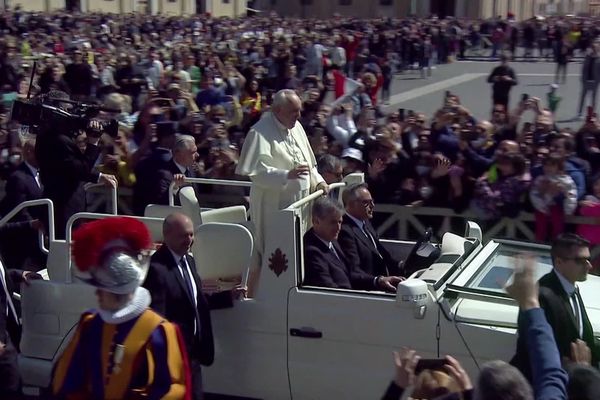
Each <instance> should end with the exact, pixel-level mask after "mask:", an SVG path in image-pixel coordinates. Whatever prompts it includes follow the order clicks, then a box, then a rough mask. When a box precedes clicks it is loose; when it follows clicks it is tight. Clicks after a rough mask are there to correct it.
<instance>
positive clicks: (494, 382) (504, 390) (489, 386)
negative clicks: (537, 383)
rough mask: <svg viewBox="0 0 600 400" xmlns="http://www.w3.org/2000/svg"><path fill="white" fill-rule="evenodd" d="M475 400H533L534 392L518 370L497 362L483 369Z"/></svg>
mask: <svg viewBox="0 0 600 400" xmlns="http://www.w3.org/2000/svg"><path fill="white" fill-rule="evenodd" d="M475 399H477V400H533V390H532V389H531V386H530V385H529V383H528V382H527V379H525V377H524V376H523V374H521V372H519V370H518V369H516V368H515V367H513V366H512V365H510V364H508V363H506V362H504V361H500V360H496V361H490V362H487V363H485V364H484V365H483V366H482V367H481V371H480V372H479V378H478V379H477V385H476V388H475Z"/></svg>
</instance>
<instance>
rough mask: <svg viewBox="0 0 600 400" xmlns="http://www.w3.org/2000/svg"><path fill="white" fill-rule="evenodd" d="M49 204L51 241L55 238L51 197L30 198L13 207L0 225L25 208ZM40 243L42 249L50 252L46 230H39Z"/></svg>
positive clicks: (0, 220)
mask: <svg viewBox="0 0 600 400" xmlns="http://www.w3.org/2000/svg"><path fill="white" fill-rule="evenodd" d="M44 205H45V206H48V238H49V240H50V241H53V240H54V239H55V235H54V204H53V203H52V200H50V199H38V200H28V201H24V202H22V203H21V204H19V205H18V206H16V207H15V208H13V209H12V210H11V211H10V212H9V213H8V214H6V215H5V216H4V217H2V219H0V226H2V225H5V224H6V223H8V221H10V220H11V219H13V218H14V217H15V216H16V215H17V214H18V213H20V212H21V211H22V210H23V209H25V208H28V207H37V206H44ZM38 243H39V245H40V249H41V250H42V252H44V253H45V254H48V253H49V251H48V249H47V248H46V246H45V244H44V232H42V231H39V232H38Z"/></svg>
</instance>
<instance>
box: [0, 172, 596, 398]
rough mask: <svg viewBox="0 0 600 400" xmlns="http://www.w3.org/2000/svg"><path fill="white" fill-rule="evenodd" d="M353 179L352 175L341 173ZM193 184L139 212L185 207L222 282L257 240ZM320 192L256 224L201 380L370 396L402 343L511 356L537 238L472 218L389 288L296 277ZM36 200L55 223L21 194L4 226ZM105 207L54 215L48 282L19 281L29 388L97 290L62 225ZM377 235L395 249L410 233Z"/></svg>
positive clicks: (538, 250) (474, 360)
mask: <svg viewBox="0 0 600 400" xmlns="http://www.w3.org/2000/svg"><path fill="white" fill-rule="evenodd" d="M361 179H362V176H353V175H351V176H348V177H346V179H345V182H346V183H350V182H356V181H357V180H359V181H360V180H361ZM190 181H195V182H200V183H207V181H208V182H212V183H214V181H211V180H202V179H196V180H190ZM223 183H225V184H226V182H223ZM238 183H239V182H238ZM229 184H232V182H230V183H229ZM242 184H245V185H249V184H250V183H248V182H242ZM339 185H340V186H343V185H344V184H339ZM189 189H190V190H188V189H186V188H183V189H182V190H181V191H180V194H179V196H180V199H181V203H182V206H179V207H177V206H154V205H150V206H148V208H147V210H146V211H147V212H146V214H147V215H148V216H147V217H144V218H140V220H142V221H144V222H145V223H146V224H147V225H148V227H149V228H150V230H151V232H153V237H154V240H155V241H157V242H158V241H160V239H161V225H162V218H164V216H165V215H167V214H169V213H170V212H172V211H175V210H179V211H182V212H184V213H186V214H187V215H189V216H190V217H191V218H192V220H193V221H194V223H195V225H196V226H197V229H196V241H195V244H194V246H193V248H192V252H193V254H194V257H195V258H196V264H197V265H198V269H199V274H200V276H201V277H202V278H203V279H205V280H214V279H220V282H222V289H223V290H227V289H228V287H227V282H228V280H230V278H231V277H234V276H240V275H244V274H246V272H247V270H248V267H249V264H250V259H251V253H252V246H253V240H252V234H251V227H250V225H249V223H248V221H247V218H246V211H245V208H244V207H242V206H236V207H226V208H222V209H215V210H201V209H200V208H199V206H198V202H197V200H196V198H195V196H194V194H193V190H191V188H189ZM319 195H320V193H315V194H312V195H311V196H309V197H307V198H305V199H303V200H301V201H299V202H298V203H296V204H293V205H291V206H290V207H288V208H287V209H285V210H281V211H279V212H276V215H275V216H274V218H273V225H272V226H270V227H269V229H268V230H267V231H266V232H265V236H264V237H265V256H264V257H263V265H262V268H261V271H260V278H259V280H258V287H257V288H256V290H255V296H254V297H253V298H251V299H244V300H241V301H237V302H235V303H234V306H233V307H232V308H228V309H220V310H214V311H212V312H211V315H212V320H213V330H214V337H215V347H216V348H215V352H216V354H215V363H214V364H213V365H212V366H211V367H209V368H205V369H204V370H203V375H204V383H205V389H206V390H207V391H208V392H212V393H220V394H227V395H232V396H239V397H241V398H251V399H277V400H279V399H292V398H293V399H321V398H324V397H325V396H326V397H327V398H339V399H368V398H377V397H378V396H381V394H382V393H383V392H384V390H385V388H386V386H387V384H388V383H389V380H390V379H391V378H392V374H393V366H392V365H393V363H392V351H393V350H396V349H399V348H401V347H403V346H405V347H409V348H413V349H415V350H417V351H418V352H419V354H420V355H421V356H422V357H424V358H436V357H440V356H443V355H445V354H452V355H454V356H455V357H456V358H458V360H459V361H460V362H461V363H462V365H463V366H464V367H465V368H466V369H467V370H468V371H469V372H470V373H471V374H473V375H474V374H476V371H477V369H478V366H479V365H481V363H483V362H485V361H487V360H490V359H504V360H508V359H509V358H510V357H511V356H512V354H513V352H514V349H515V343H516V334H515V333H516V329H515V327H516V319H517V307H516V303H514V302H513V301H512V300H511V299H510V298H509V297H508V296H507V295H506V293H505V292H504V291H503V289H502V287H503V285H504V283H505V282H507V281H508V280H509V279H510V278H511V276H512V268H513V258H514V256H515V255H516V254H517V253H520V252H523V251H527V252H530V253H535V254H538V255H539V259H540V263H539V267H538V273H539V276H541V275H542V274H544V273H546V272H547V271H549V270H550V268H551V262H550V259H549V248H548V247H547V246H542V245H537V244H531V243H523V242H515V241H508V240H491V241H489V242H488V243H485V244H484V243H481V240H482V233H481V230H480V228H479V227H478V226H477V225H476V224H474V223H468V224H467V228H466V232H465V234H464V236H458V235H455V234H452V233H446V234H445V235H444V236H443V238H442V243H441V244H440V245H441V250H442V254H441V256H440V258H439V259H438V260H437V262H436V263H435V264H433V265H432V266H431V267H430V268H427V269H424V270H421V271H417V272H416V273H414V274H413V276H412V277H411V279H408V280H406V281H404V282H402V283H401V284H400V285H399V287H398V290H397V293H396V295H393V294H387V293H382V292H366V291H357V290H343V289H327V288H318V287H307V286H303V285H302V281H303V274H304V265H303V256H302V253H303V252H302V233H303V232H301V231H300V229H301V224H300V221H299V215H300V212H301V210H302V207H305V206H307V205H308V206H310V201H311V200H312V199H313V198H315V196H319ZM40 202H41V203H44V204H47V205H48V206H49V207H48V210H49V218H50V220H51V221H52V220H53V219H52V207H51V203H50V202H49V200H40V201H32V202H26V203H23V204H22V205H21V206H20V207H18V208H17V209H15V210H14V212H12V213H11V214H9V215H7V216H6V217H5V218H4V219H2V221H0V224H1V223H4V222H6V221H7V220H8V219H9V218H10V217H11V215H14V214H15V213H16V212H17V211H18V210H19V209H20V208H22V207H27V206H30V205H39V204H40ZM113 202H115V204H116V195H115V193H113ZM108 216H110V215H109V214H90V213H81V214H77V215H75V216H74V217H73V218H71V220H70V221H69V224H68V232H67V240H65V241H61V240H55V239H54V231H53V227H50V231H49V237H50V241H49V257H48V265H47V267H48V268H47V272H48V274H47V275H48V277H49V280H44V281H35V282H33V283H32V284H31V285H30V286H29V287H22V288H21V289H22V294H21V306H22V310H23V311H22V321H23V335H22V341H21V352H22V353H21V355H20V359H19V364H20V368H21V370H22V375H23V384H24V386H25V388H26V389H28V392H29V393H35V392H36V391H38V390H39V389H43V388H47V387H48V385H49V383H50V375H51V369H52V365H53V362H54V361H55V360H56V359H57V357H58V355H59V354H60V353H61V351H63V349H64V347H65V346H66V344H67V343H68V342H69V340H70V337H71V335H72V334H73V332H74V327H75V325H76V324H77V321H78V320H79V316H80V314H81V313H82V311H84V310H86V309H88V308H91V307H93V306H94V304H95V297H94V294H93V289H92V288H90V287H89V286H87V285H84V284H80V283H77V282H74V281H73V279H72V276H71V260H70V257H69V254H70V251H69V245H68V243H69V242H70V237H71V228H70V227H72V226H73V223H74V222H76V221H79V220H82V219H94V218H105V217H108ZM385 245H386V246H387V247H388V248H389V250H390V252H392V253H393V254H396V255H398V256H404V257H405V256H406V255H407V254H408V253H409V252H410V250H411V248H412V247H413V246H414V245H415V243H410V242H402V241H385ZM580 288H581V294H582V296H583V298H584V302H585V304H586V308H587V312H588V314H589V317H590V321H592V324H593V326H594V332H596V334H598V333H599V332H600V297H599V296H598V293H599V292H600V278H598V277H595V276H590V277H589V279H588V281H586V282H582V283H581V285H580Z"/></svg>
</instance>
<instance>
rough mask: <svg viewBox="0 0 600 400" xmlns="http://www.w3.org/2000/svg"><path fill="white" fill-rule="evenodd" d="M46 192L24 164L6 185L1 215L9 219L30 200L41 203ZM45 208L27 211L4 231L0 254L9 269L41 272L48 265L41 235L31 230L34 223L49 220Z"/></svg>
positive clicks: (0, 239)
mask: <svg viewBox="0 0 600 400" xmlns="http://www.w3.org/2000/svg"><path fill="white" fill-rule="evenodd" d="M42 196H43V193H42V189H41V188H40V187H39V186H38V185H37V183H36V181H35V176H34V175H33V173H32V172H31V170H30V169H29V167H27V165H26V164H25V163H21V165H19V166H18V167H17V169H16V170H15V171H14V172H13V173H12V174H11V175H10V177H9V178H8V181H7V182H6V196H5V197H4V199H2V202H0V214H1V215H6V214H8V213H9V212H10V211H11V210H12V209H13V208H15V207H16V206H18V205H19V204H21V203H22V202H24V201H27V200H37V199H41V198H42ZM45 211H46V209H45V208H39V209H38V208H37V207H36V208H26V209H25V210H23V211H21V212H20V213H19V214H17V215H16V216H15V218H14V219H13V220H12V221H11V222H9V223H8V224H6V225H5V226H4V227H2V228H0V251H1V252H2V257H3V258H4V261H5V265H6V266H7V267H9V268H24V269H29V268H32V267H33V268H37V267H41V266H42V265H45V259H46V257H45V256H44V255H43V253H42V252H41V250H40V249H39V245H38V242H37V239H38V236H37V232H36V231H35V230H34V229H32V228H31V226H30V224H29V221H31V220H32V219H40V220H42V221H45V220H46V218H45V217H46V213H45Z"/></svg>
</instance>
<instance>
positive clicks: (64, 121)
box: [11, 94, 121, 138]
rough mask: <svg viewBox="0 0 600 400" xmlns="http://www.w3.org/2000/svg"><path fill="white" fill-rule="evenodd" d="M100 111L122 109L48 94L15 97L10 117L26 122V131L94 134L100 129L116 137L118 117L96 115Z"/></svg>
mask: <svg viewBox="0 0 600 400" xmlns="http://www.w3.org/2000/svg"><path fill="white" fill-rule="evenodd" d="M100 112H108V113H120V112H121V110H116V109H109V108H106V107H101V106H99V105H96V104H86V103H81V102H77V101H72V100H69V99H66V98H58V97H51V96H50V95H49V94H48V95H41V96H37V97H35V98H33V99H31V100H15V102H14V103H13V106H12V111H11V120H12V121H17V122H18V123H20V124H21V125H27V126H29V127H30V129H29V132H31V133H34V134H37V133H51V132H56V133H57V134H58V133H62V134H67V135H71V136H77V135H78V134H79V132H80V131H85V132H86V133H88V134H89V135H91V136H96V137H97V136H100V135H102V134H103V133H106V134H107V135H109V136H110V137H112V138H115V137H117V135H118V131H119V123H118V122H117V120H116V119H97V118H96V117H97V116H98V115H99V114H100Z"/></svg>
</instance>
